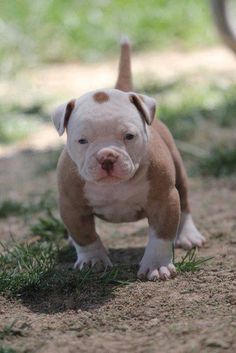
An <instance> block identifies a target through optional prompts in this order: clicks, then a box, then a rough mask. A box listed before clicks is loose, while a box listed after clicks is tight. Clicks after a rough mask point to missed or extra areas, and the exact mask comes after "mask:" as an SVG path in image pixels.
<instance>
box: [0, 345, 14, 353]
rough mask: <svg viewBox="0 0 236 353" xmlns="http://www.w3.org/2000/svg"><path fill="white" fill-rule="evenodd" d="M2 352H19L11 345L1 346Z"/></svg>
mask: <svg viewBox="0 0 236 353" xmlns="http://www.w3.org/2000/svg"><path fill="white" fill-rule="evenodd" d="M0 353H17V351H16V350H15V349H13V348H10V347H6V346H5V347H4V346H0Z"/></svg>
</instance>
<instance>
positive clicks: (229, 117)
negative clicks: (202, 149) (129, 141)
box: [138, 78, 236, 142]
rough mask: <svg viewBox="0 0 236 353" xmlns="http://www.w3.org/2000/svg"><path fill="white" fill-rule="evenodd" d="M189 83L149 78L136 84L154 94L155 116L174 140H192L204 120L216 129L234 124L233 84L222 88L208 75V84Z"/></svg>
mask: <svg viewBox="0 0 236 353" xmlns="http://www.w3.org/2000/svg"><path fill="white" fill-rule="evenodd" d="M190 82H191V78H190ZM190 82H188V81H186V79H185V78H179V79H177V80H176V81H173V82H169V83H166V84H164V85H163V83H161V82H156V81H151V82H150V83H148V84H145V83H144V84H143V85H141V86H139V87H138V91H139V92H144V93H146V94H149V95H151V96H156V98H157V101H158V102H159V105H158V109H157V116H158V118H160V119H161V120H163V121H164V122H165V124H166V125H167V126H168V127H169V129H170V130H171V132H172V134H173V136H174V137H175V139H178V140H183V141H190V140H192V138H193V136H195V135H198V134H199V127H200V126H201V124H205V123H206V122H209V123H211V124H212V125H214V126H215V127H216V128H231V127H235V124H236V123H235V121H236V120H235V108H236V98H235V97H236V86H235V85H234V84H231V85H229V86H227V87H224V86H222V85H220V83H216V82H214V81H213V80H212V79H210V78H209V80H208V82H207V83H206V82H203V83H202V82H200V83H194V84H192V85H191V83H190ZM200 132H201V131H200ZM208 142H209V141H208Z"/></svg>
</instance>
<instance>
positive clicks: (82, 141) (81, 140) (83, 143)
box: [78, 139, 88, 145]
mask: <svg viewBox="0 0 236 353" xmlns="http://www.w3.org/2000/svg"><path fill="white" fill-rule="evenodd" d="M78 142H79V143H80V144H81V145H85V144H86V143H88V140H87V139H79V140H78Z"/></svg>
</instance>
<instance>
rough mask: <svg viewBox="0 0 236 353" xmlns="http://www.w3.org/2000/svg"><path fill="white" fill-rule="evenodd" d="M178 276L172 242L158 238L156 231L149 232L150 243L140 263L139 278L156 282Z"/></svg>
mask: <svg viewBox="0 0 236 353" xmlns="http://www.w3.org/2000/svg"><path fill="white" fill-rule="evenodd" d="M175 275H176V269H175V266H174V265H173V263H172V242H171V241H165V240H162V239H159V238H157V236H156V234H155V232H154V230H153V229H152V228H150V230H149V241H148V244H147V246H146V249H145V252H144V255H143V258H142V260H141V262H140V268H139V271H138V278H140V279H148V280H149V281H156V280H158V279H162V280H167V279H169V278H171V277H174V276H175Z"/></svg>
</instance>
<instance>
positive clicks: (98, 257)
mask: <svg viewBox="0 0 236 353" xmlns="http://www.w3.org/2000/svg"><path fill="white" fill-rule="evenodd" d="M72 243H73V245H74V247H75V249H76V252H77V260H76V262H75V264H74V268H77V269H79V270H82V269H83V268H90V267H95V268H96V270H97V271H100V270H102V269H104V268H105V269H106V268H107V267H112V263H111V260H110V259H109V257H108V256H107V252H106V249H105V248H104V246H103V244H102V242H101V240H100V238H99V237H98V238H97V240H96V241H95V242H94V243H92V244H90V245H86V246H80V245H78V244H76V243H75V241H74V240H73V239H72Z"/></svg>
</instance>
